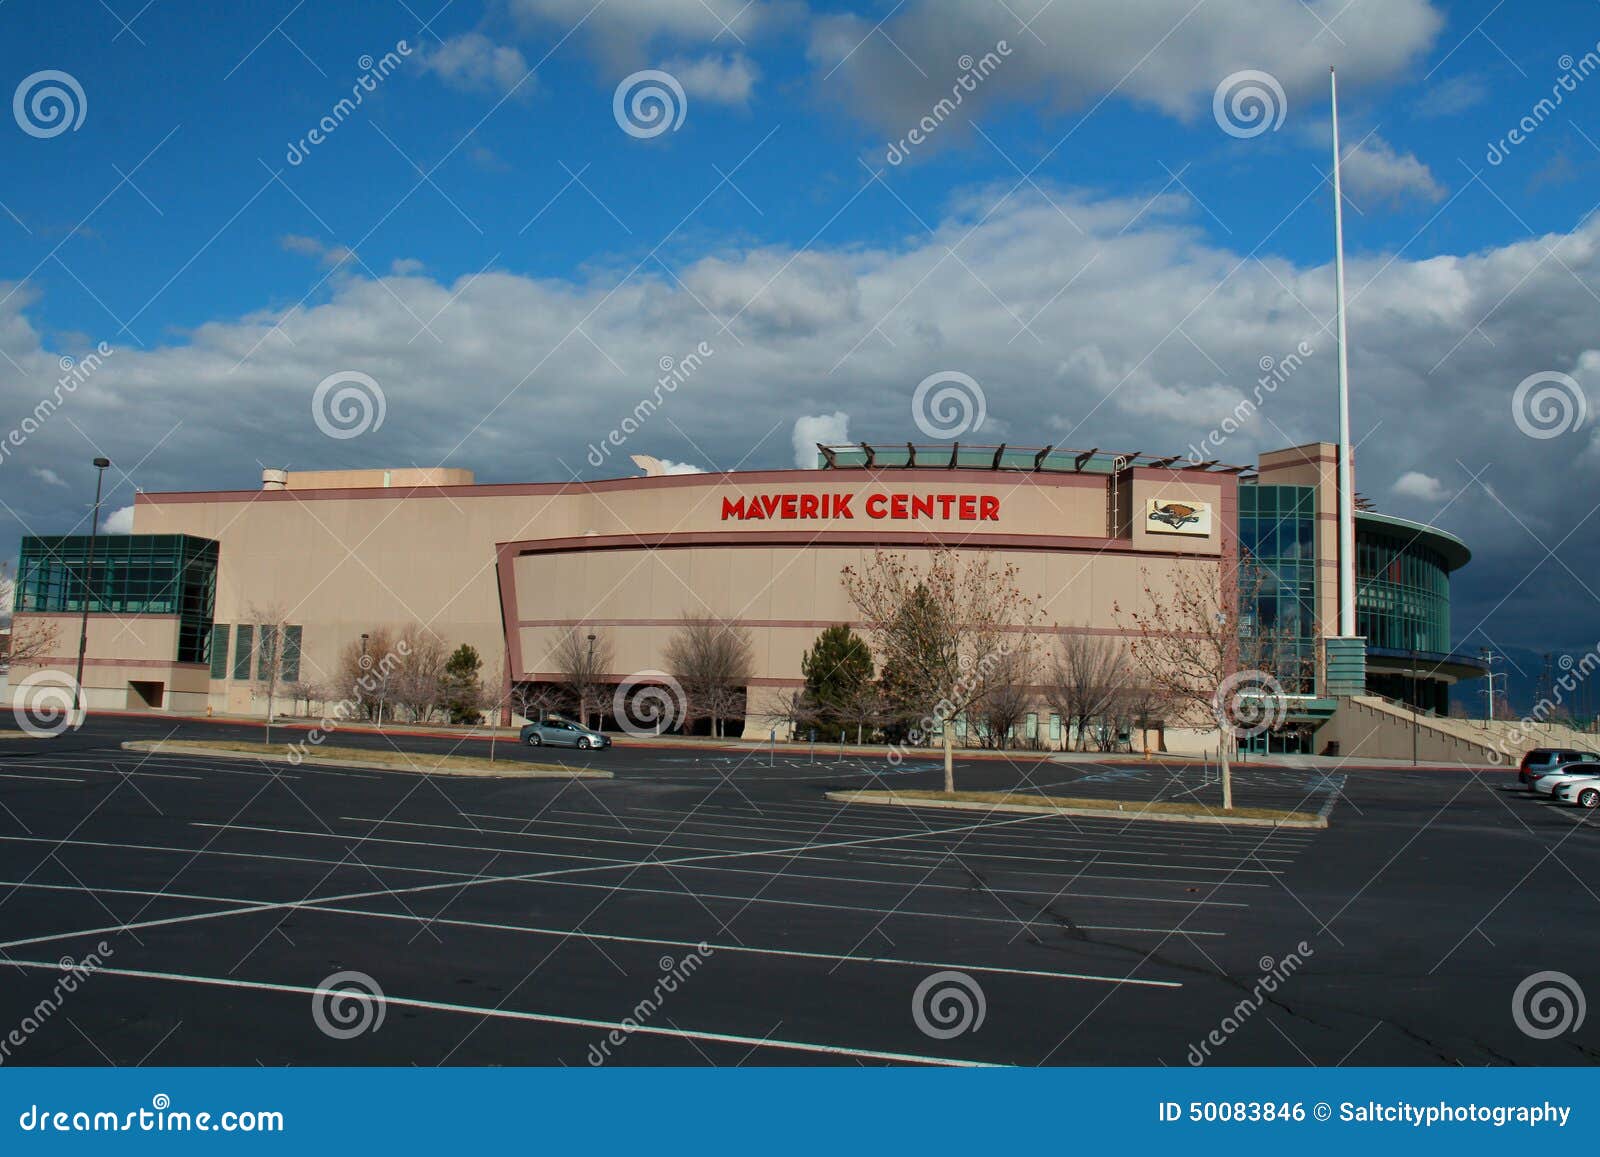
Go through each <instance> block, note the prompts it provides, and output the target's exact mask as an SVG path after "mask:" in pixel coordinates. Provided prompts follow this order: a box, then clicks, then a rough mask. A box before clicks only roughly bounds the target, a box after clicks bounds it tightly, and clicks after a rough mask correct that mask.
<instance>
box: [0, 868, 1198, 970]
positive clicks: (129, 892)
mask: <svg viewBox="0 0 1600 1157" xmlns="http://www.w3.org/2000/svg"><path fill="white" fill-rule="evenodd" d="M5 884H6V881H3V880H0V886H4V885H5ZM17 887H22V888H38V889H42V890H47V891H56V892H94V893H101V894H104V895H108V896H150V897H160V898H163V899H185V900H201V901H210V902H212V903H219V904H226V903H232V904H239V903H250V902H252V901H244V900H241V899H239V898H237V897H227V896H195V895H190V894H180V893H174V892H151V891H147V890H140V889H136V888H93V889H91V888H83V887H78V886H74V885H68V884H34V883H21V884H18V885H17ZM257 902H259V901H257ZM308 910H309V911H316V912H327V913H331V914H333V915H338V916H366V917H370V918H372V919H377V920H398V921H402V922H405V923H415V924H443V925H446V926H448V927H452V928H476V929H481V930H484V931H490V932H517V933H522V934H524V935H529V936H556V937H560V938H562V939H575V940H599V941H602V942H604V943H607V944H653V945H656V946H658V947H667V948H695V949H697V948H700V947H701V946H702V945H705V946H706V947H708V948H710V949H711V950H712V951H713V952H716V953H729V954H732V955H740V954H744V955H751V956H784V957H793V958H795V959H799V960H827V961H831V962H833V963H836V964H882V965H895V966H903V967H907V968H920V969H929V970H937V969H945V968H956V969H960V970H961V971H963V972H987V973H994V974H995V975H1003V976H1030V977H1035V978H1038V979H1042V980H1082V981H1089V982H1095V983H1102V984H1130V985H1135V986H1137V987H1141V988H1182V987H1183V984H1182V982H1181V981H1176V980H1146V979H1138V978H1134V977H1128V976H1100V975H1097V974H1094V973H1087V972H1056V971H1051V970H1048V969H1038V968H1005V967H1002V966H999V965H990V964H967V963H952V962H949V961H940V960H906V959H901V958H899V957H894V956H849V955H841V954H839V953H835V952H802V951H800V950H798V949H793V948H762V947H758V946H754V945H749V944H708V943H707V942H706V941H703V940H675V939H666V938H663V937H659V936H621V935H617V934H614V933H607V932H590V931H587V930H586V929H582V928H539V927H532V926H529V925H525V924H501V923H495V922H491V921H483V920H461V919H454V918H446V917H442V916H439V917H432V916H418V915H415V914H414V913H409V912H374V911H370V910H368V909H364V908H336V907H334V908H330V907H318V908H313V909H308ZM0 963H3V962H0Z"/></svg>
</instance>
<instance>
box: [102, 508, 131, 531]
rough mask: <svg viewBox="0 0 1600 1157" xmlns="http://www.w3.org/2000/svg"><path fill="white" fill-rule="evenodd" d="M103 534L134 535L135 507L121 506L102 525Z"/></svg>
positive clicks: (107, 516)
mask: <svg viewBox="0 0 1600 1157" xmlns="http://www.w3.org/2000/svg"><path fill="white" fill-rule="evenodd" d="M100 533H101V534H132V533H133V507H131V506H119V507H117V509H115V510H113V511H112V512H111V513H110V514H108V515H106V517H105V520H104V521H103V522H101V523H100Z"/></svg>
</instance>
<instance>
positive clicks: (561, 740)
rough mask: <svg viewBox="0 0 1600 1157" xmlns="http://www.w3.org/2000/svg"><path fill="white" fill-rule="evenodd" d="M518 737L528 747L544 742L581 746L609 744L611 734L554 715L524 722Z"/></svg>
mask: <svg viewBox="0 0 1600 1157" xmlns="http://www.w3.org/2000/svg"><path fill="white" fill-rule="evenodd" d="M520 738H521V739H522V742H523V743H526V744H527V745H528V746H529V747H541V746H544V745H546V744H548V745H549V746H551V747H582V748H598V747H610V746H611V736H609V735H606V734H604V733H603V732H599V731H592V730H590V729H589V728H587V727H585V726H583V725H582V724H581V723H574V722H572V720H570V719H561V718H559V717H556V716H552V717H551V718H549V719H546V720H543V721H542V722H539V723H529V724H526V725H525V726H524V727H523V728H522V734H521V736H520Z"/></svg>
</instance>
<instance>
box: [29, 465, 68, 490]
mask: <svg viewBox="0 0 1600 1157" xmlns="http://www.w3.org/2000/svg"><path fill="white" fill-rule="evenodd" d="M28 473H30V474H32V475H33V476H34V477H35V478H37V479H38V480H39V481H40V482H43V483H44V484H45V485H47V486H65V485H66V482H65V481H64V480H63V479H62V477H61V475H59V474H57V473H56V472H55V471H54V470H51V469H50V468H49V467H48V466H35V467H33V468H32V469H31V470H29V471H28Z"/></svg>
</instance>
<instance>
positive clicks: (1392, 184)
mask: <svg viewBox="0 0 1600 1157" xmlns="http://www.w3.org/2000/svg"><path fill="white" fill-rule="evenodd" d="M1339 172H1340V177H1341V178H1342V180H1343V183H1344V192H1345V195H1346V196H1347V197H1349V198H1350V200H1351V201H1353V202H1355V203H1356V204H1357V205H1364V204H1372V203H1379V204H1388V205H1398V204H1400V203H1401V202H1402V201H1405V200H1408V199H1411V198H1415V199H1417V200H1420V201H1427V202H1429V203H1430V204H1437V203H1438V202H1439V201H1442V200H1444V196H1445V191H1444V186H1442V185H1440V184H1439V182H1438V181H1437V180H1435V179H1434V176H1433V172H1432V170H1430V169H1429V168H1428V166H1427V165H1425V164H1423V163H1422V162H1421V161H1419V160H1418V159H1417V158H1416V157H1415V156H1414V155H1413V154H1411V153H1402V152H1399V151H1397V150H1396V149H1395V147H1394V146H1393V145H1391V144H1390V143H1389V142H1388V141H1386V140H1384V139H1383V138H1382V137H1380V136H1378V134H1377V133H1373V134H1371V135H1370V136H1368V137H1367V138H1366V139H1365V140H1363V141H1360V142H1358V143H1357V144H1354V145H1352V146H1351V147H1350V148H1348V149H1346V150H1345V152H1344V163H1343V164H1342V165H1340V167H1339Z"/></svg>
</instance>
